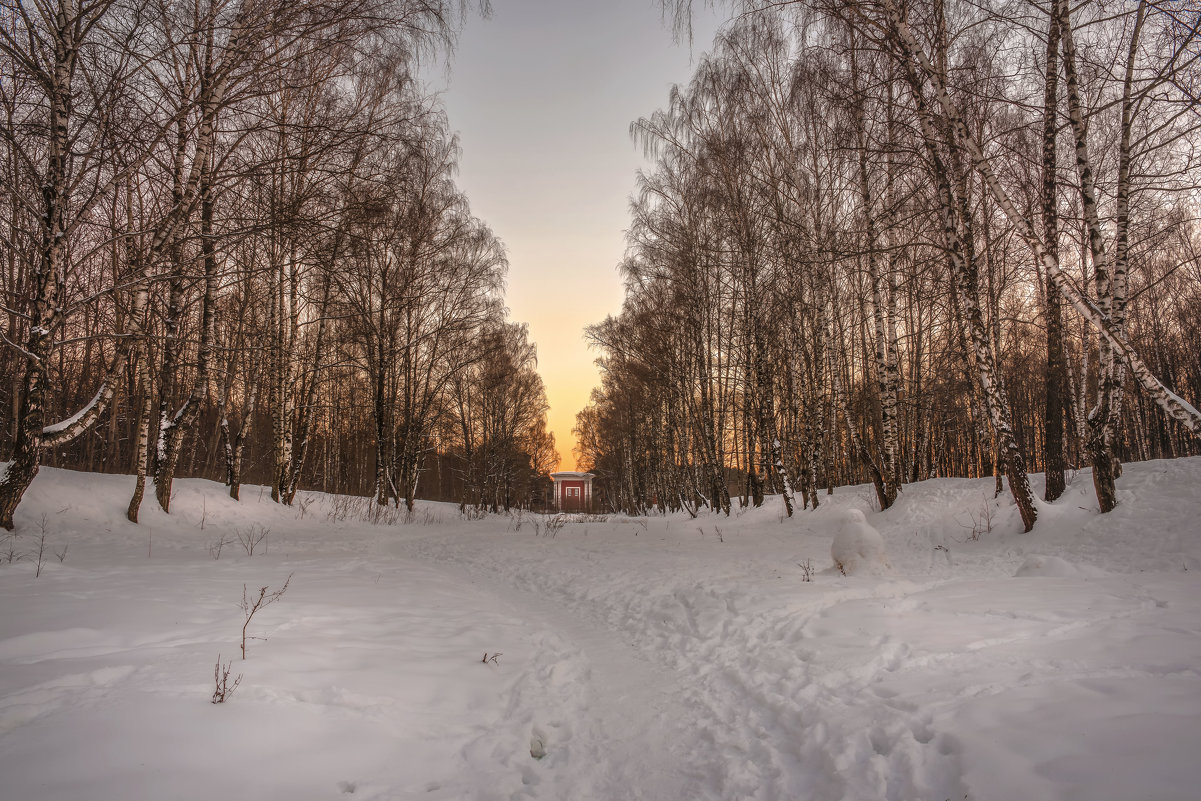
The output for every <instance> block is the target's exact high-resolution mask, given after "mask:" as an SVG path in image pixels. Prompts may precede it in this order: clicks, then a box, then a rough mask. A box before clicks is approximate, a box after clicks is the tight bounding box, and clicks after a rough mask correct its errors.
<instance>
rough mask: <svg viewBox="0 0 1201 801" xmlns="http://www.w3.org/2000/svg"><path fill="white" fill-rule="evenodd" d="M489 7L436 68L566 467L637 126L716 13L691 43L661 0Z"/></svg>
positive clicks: (634, 156) (629, 187) (704, 43)
mask: <svg viewBox="0 0 1201 801" xmlns="http://www.w3.org/2000/svg"><path fill="white" fill-rule="evenodd" d="M698 5H699V3H698ZM492 8H493V13H492V17H491V18H489V19H481V18H480V17H479V16H478V15H477V16H474V17H472V18H470V19H469V20H468V21H467V24H466V26H465V28H464V30H463V33H462V35H461V37H460V39H459V43H458V47H457V49H456V52H455V54H454V56H453V59H452V62H451V65H450V73H449V77H448V76H447V75H446V74H445V73H444V72H439V71H433V72H432V73H431V76H432V78H431V79H432V82H433V84H434V88H442V87H444V88H445V89H444V91H443V94H442V96H443V101H444V103H445V106H446V111H447V113H448V115H449V117H450V125H451V128H452V129H453V130H456V131H458V132H459V134H460V137H461V143H462V148H463V157H462V160H461V165H460V173H459V186H460V187H461V188H462V189H463V191H464V192H466V194H467V196H468V198H470V200H471V205H472V209H473V211H474V212H475V214H476V215H477V216H479V217H481V218H482V219H484V220H485V221H486V222H487V223H488V224H489V225H490V226H491V227H492V229H493V230H494V231H495V232H496V234H497V235H498V236H500V238H501V239H502V240H503V241H504V243H505V245H506V247H507V249H508V254H509V264H510V272H509V282H508V291H507V295H506V300H507V303H508V305H509V307H510V309H511V310H512V319H513V320H516V321H519V322H527V323H529V325H530V333H531V337H532V338H533V339H534V341H535V342H537V343H538V353H539V371H540V372H541V374H542V377H543V380H544V381H545V382H546V388H547V394H548V396H549V399H550V403H551V413H550V425H551V429H552V430H553V431H554V432H555V438H556V440H557V445H558V449H559V454H560V456H562V459H563V461H562V462H561V464H560V469H572V467H573V466H574V458H573V457H572V455H571V448H572V445H573V444H574V441H573V439H572V437H571V426H572V425H573V423H574V419H575V414H576V412H577V411H579V410H580V409H581V408H582V407H583V406H584V404H585V403H586V402H587V400H588V393H589V391H590V390H591V389H592V387H593V386H595V385H596V384H597V383H598V378H597V373H596V368H595V367H594V365H593V359H594V357H595V354H594V353H593V352H591V351H590V350H588V348H587V346H586V345H585V343H584V340H583V328H584V326H585V325H587V324H589V323H593V322H597V321H599V320H601V319H603V318H604V317H605V315H607V314H612V313H615V312H617V311H619V310H620V308H621V298H622V288H621V280H620V278H619V276H618V274H617V271H616V265H617V263H618V261H619V260H620V259H621V256H622V253H623V252H624V239H623V237H624V231H625V229H626V227H627V226H628V223H629V215H628V203H629V197H630V195H631V193H632V192H633V189H634V174H635V171H636V170H637V169H638V168H639V167H641V166H643V165H644V164H645V162H644V160H643V158H642V156H641V153H640V151H639V150H638V149H637V148H636V147H635V145H634V144H633V142H632V141H631V139H630V136H629V125H630V123H631V122H632V121H633V120H635V119H637V118H638V117H640V116H646V115H648V114H650V113H651V112H652V111H654V109H656V108H658V107H660V106H662V105H664V104H665V103H666V100H667V94H668V90H669V89H670V87H671V85H672V84H673V83H684V82H686V81H687V80H688V77H689V75H690V73H691V71H692V67H693V65H694V63H695V60H696V58H697V57H699V55H700V54H701V53H702V52H704V51H705V50H707V49H708V47H709V43H710V42H711V41H712V38H713V32H714V30H715V29H716V27H717V19H716V16H715V15H714V14H713V13H710V12H704V11H702V13H701V14H700V16H699V17H698V19H697V21H696V23H695V27H694V30H695V35H694V41H693V44H692V45H691V46H690V45H689V44H688V42H686V41H685V42H680V43H676V42H674V41H673V37H672V32H671V29H670V25H669V24H668V23H667V22H665V21H663V20H662V17H661V14H660V11H659V8H658V6H657V5H656V4H655V2H654V0H609V1H608V2H603V1H602V2H596V1H595V0H559V1H557V2H556V0H492Z"/></svg>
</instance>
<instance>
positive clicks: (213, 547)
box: [209, 534, 237, 561]
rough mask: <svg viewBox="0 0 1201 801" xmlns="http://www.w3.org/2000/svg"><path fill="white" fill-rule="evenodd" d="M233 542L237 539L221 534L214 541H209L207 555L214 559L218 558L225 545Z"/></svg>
mask: <svg viewBox="0 0 1201 801" xmlns="http://www.w3.org/2000/svg"><path fill="white" fill-rule="evenodd" d="M235 542H237V540H235V539H234V538H233V537H227V536H225V535H224V534H222V535H221V536H220V537H218V538H217V539H216V540H215V541H213V542H211V543H209V556H211V557H213V560H214V561H216V560H218V559H220V558H221V551H222V549H224V548H225V546H226V545H233V544H234V543H235Z"/></svg>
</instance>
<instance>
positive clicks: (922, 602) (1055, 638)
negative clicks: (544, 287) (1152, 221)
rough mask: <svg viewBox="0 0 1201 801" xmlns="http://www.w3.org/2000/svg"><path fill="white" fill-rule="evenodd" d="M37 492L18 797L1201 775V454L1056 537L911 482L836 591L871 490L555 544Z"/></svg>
mask: <svg viewBox="0 0 1201 801" xmlns="http://www.w3.org/2000/svg"><path fill="white" fill-rule="evenodd" d="M38 481H39V483H36V484H35V486H34V489H33V490H31V493H32V496H31V498H30V499H29V500H28V501H27V505H23V506H22V510H23V511H24V513H25V514H26V515H31V516H32V517H26V519H25V520H24V524H25V529H24V530H25V531H26V532H30V531H33V532H36V531H37V529H38V524H37V521H38V520H39V519H40V516H41V515H43V514H45V515H46V519H47V521H48V530H49V532H50V533H49V535H48V536H49V538H50V539H51V540H52V542H51V543H50V545H51V546H53V547H60V546H61V545H63V544H67V543H69V544H70V552H69V555H68V557H67V558H66V559H65V561H64V562H63V563H61V564H60V563H58V562H57V561H55V562H52V563H50V564H47V565H45V566H44V569H43V574H42V576H41V577H40V578H35V577H34V575H33V572H34V570H33V565H32V564H31V563H30V562H29V560H28V559H25V560H22V561H16V562H14V563H12V564H4V565H0V607H2V608H3V609H4V610H5V614H4V615H3V616H0V776H3V777H4V778H3V788H4V791H3V793H2V795H3V796H4V797H5V798H8V797H13V798H21V799H37V801H58V800H59V799H61V801H97V800H98V801H109V800H110V799H111V801H118V800H120V801H141V799H146V801H150V800H151V799H154V801H159V799H162V798H172V799H187V800H188V801H190V800H191V799H197V801H199V800H200V799H211V798H220V797H230V798H255V799H280V801H285V800H286V801H309V799H312V800H313V801H317V800H319V799H327V800H328V799H335V798H345V797H347V796H353V797H354V798H365V799H372V800H373V801H385V800H386V801H393V800H394V799H417V798H420V799H429V800H430V801H450V800H451V799H471V800H472V801H476V800H481V799H486V800H487V801H530V800H531V799H543V800H545V801H561V800H562V799H572V800H573V801H609V800H610V799H614V800H616V799H642V800H643V801H675V800H677V799H679V800H681V801H682V800H684V799H689V800H692V799H697V800H698V801H700V800H703V799H714V800H716V799H723V800H724V799H763V800H764V801H768V800H778V801H785V799H805V801H878V800H879V799H886V800H888V801H928V800H929V799H934V801H940V800H941V799H955V800H956V801H958V799H962V798H968V799H970V801H1012V799H1014V798H1026V799H1040V801H1041V800H1042V799H1048V801H1055V800H1058V799H1063V801H1075V800H1076V799H1079V801H1131V799H1139V800H1140V801H1143V799H1146V800H1147V801H1193V800H1194V799H1195V798H1196V797H1197V793H1196V788H1197V787H1198V786H1201V760H1197V759H1196V751H1197V744H1198V743H1201V673H1199V672H1198V666H1201V534H1199V527H1198V524H1197V523H1196V521H1197V520H1201V497H1198V496H1197V493H1196V492H1195V488H1196V486H1198V485H1199V484H1201V459H1197V460H1182V461H1180V462H1175V463H1151V464H1148V465H1131V466H1129V467H1128V469H1127V472H1126V475H1125V476H1124V477H1123V479H1122V481H1121V483H1120V484H1119V489H1120V496H1119V497H1120V500H1121V501H1122V505H1121V506H1119V508H1118V510H1117V511H1115V512H1114V513H1112V514H1111V515H1108V516H1105V517H1100V516H1098V515H1096V514H1095V512H1092V511H1089V509H1088V503H1089V498H1088V492H1087V476H1084V477H1081V476H1077V480H1076V483H1075V484H1074V485H1073V487H1072V490H1071V492H1070V493H1069V495H1068V497H1066V498H1065V499H1064V501H1062V502H1061V503H1059V504H1056V505H1055V506H1053V507H1046V508H1044V509H1043V510H1042V513H1041V519H1042V520H1043V521H1044V523H1045V528H1043V529H1042V530H1041V531H1038V532H1036V533H1035V534H1032V535H1023V534H1021V533H1019V528H1018V526H1017V521H1016V516H1015V514H1014V511H1013V509H1012V506H1011V505H1010V504H1009V503H1008V501H1007V500H1006V499H1002V500H1001V502H1000V503H994V502H993V501H992V499H991V494H990V493H989V492H988V489H987V486H986V483H987V482H968V481H938V482H928V483H926V484H921V485H912V486H909V487H906V491H905V493H904V495H903V497H902V499H901V502H900V503H899V504H898V506H897V507H896V508H894V509H893V510H890V511H889V512H888V513H887V514H885V515H871V514H869V515H868V520H869V521H870V522H871V523H872V524H873V525H875V526H877V527H879V529H880V531H881V533H882V535H883V536H884V539H885V542H886V543H887V547H888V552H889V559H890V561H891V562H892V564H893V567H894V570H893V573H892V574H891V575H888V576H884V577H877V578H860V577H852V578H847V577H843V576H840V575H838V574H837V573H836V572H834V571H833V570H830V569H827V568H828V567H829V566H830V564H831V559H830V543H831V539H832V536H833V532H834V529H835V528H836V525H837V522H836V521H837V520H838V519H839V515H840V514H841V510H845V509H846V508H851V507H857V508H865V498H864V493H862V492H861V491H860V490H859V489H854V488H852V489H849V490H847V491H844V492H841V493H839V494H837V495H835V496H834V497H833V498H832V499H827V502H826V503H824V504H823V507H822V509H821V510H819V511H818V512H805V513H802V514H800V515H798V517H797V518H796V519H794V520H791V521H789V520H782V519H781V518H780V516H779V514H778V511H777V510H773V509H767V508H765V509H761V510H752V511H749V512H747V513H745V514H741V515H735V516H732V517H731V518H728V519H727V518H702V519H700V520H690V519H688V518H686V517H682V516H681V517H672V518H666V519H664V518H652V519H649V520H640V521H636V520H630V519H626V518H620V517H616V518H611V519H608V520H598V519H592V520H582V521H578V522H571V523H568V524H567V525H565V526H564V527H563V529H562V530H561V531H559V532H558V533H557V535H556V536H553V537H549V536H546V531H545V530H544V529H543V530H540V531H535V530H534V527H533V526H532V524H531V522H530V521H529V520H528V519H526V520H525V521H524V523H523V524H522V525H519V521H518V520H517V519H513V518H503V517H499V518H498V517H492V518H488V519H485V520H481V521H468V520H462V519H460V518H459V517H458V515H457V514H456V513H455V511H454V510H453V508H448V507H439V506H436V505H429V506H427V507H425V511H424V512H423V513H422V514H421V515H419V517H418V520H417V521H416V522H414V523H412V524H408V525H403V524H402V525H395V526H391V525H369V524H366V523H362V522H351V521H350V520H339V519H336V516H335V515H333V514H332V510H333V508H334V507H333V505H332V504H329V502H328V501H327V500H326V499H323V498H319V497H318V498H315V499H314V500H313V501H312V503H311V504H309V505H302V506H301V508H298V509H283V508H280V507H277V506H275V505H273V504H271V503H270V502H268V501H261V502H255V501H254V500H248V501H244V502H243V503H241V504H235V503H233V502H232V501H228V499H223V498H222V497H221V488H220V487H218V486H216V485H211V484H207V483H204V482H181V490H180V493H179V496H178V497H177V498H176V501H175V508H176V510H177V511H176V513H175V514H173V515H172V516H171V517H169V518H168V517H166V516H164V515H161V514H158V513H157V512H151V513H148V514H147V516H146V523H145V524H144V525H143V526H140V527H134V526H130V525H129V524H127V523H125V522H124V521H123V520H121V519H120V513H121V510H122V508H123V505H124V501H123V497H122V496H123V494H124V491H125V489H126V488H125V483H124V481H125V480H124V479H122V478H121V477H115V476H83V477H81V476H79V475H77V474H69V473H64V472H61V471H52V470H47V471H45V472H44V475H43V476H39V480H38ZM63 498H68V499H69V500H68V501H67V502H66V503H64V502H63V501H62V499H63ZM114 498H116V499H118V500H119V501H120V503H117V502H114V501H113V499H114ZM324 506H330V509H329V510H326V509H325V508H323V507H324ZM986 512H987V513H988V515H987V516H988V517H989V519H990V522H991V524H992V528H991V530H989V531H985V532H982V535H981V537H980V539H979V540H978V541H973V540H971V539H970V538H969V537H968V536H967V534H966V532H969V531H970V529H971V527H972V526H974V525H978V524H979V521H980V520H982V519H983V518H984V517H985V516H986V515H985V513H986ZM250 524H256V525H261V526H264V527H266V528H269V529H270V530H271V534H270V549H269V551H268V552H267V553H266V554H265V555H264V554H259V553H256V555H254V556H253V557H251V556H248V555H246V554H245V553H240V552H239V550H238V548H237V546H232V547H231V548H230V549H229V550H228V551H226V552H225V553H224V554H223V555H222V556H221V558H220V559H219V560H214V559H212V558H211V556H210V554H209V553H208V550H209V545H210V544H211V543H212V542H213V540H214V538H217V537H220V536H227V535H232V534H233V533H235V532H238V531H245V530H246V527H247V526H248V525H250ZM539 534H541V536H539ZM30 536H31V535H30V534H24V535H22V537H23V539H20V540H18V541H17V542H16V547H17V548H18V549H19V550H21V551H24V552H26V553H27V552H28V549H29V544H30V540H29V539H28V537H30ZM806 562H808V563H810V564H811V565H812V566H813V568H814V571H813V581H811V582H806V581H803V580H802V579H803V574H804V570H803V569H802V568H801V566H800V564H802V563H806ZM290 574H291V575H293V583H292V586H291V588H290V589H289V591H288V594H287V595H286V596H285V597H284V598H282V599H281V600H280V601H279V603H278V604H276V605H275V606H272V607H271V608H269V609H268V610H266V611H265V612H264V613H263V614H262V616H261V617H259V618H256V619H255V623H254V625H253V626H252V628H251V632H252V635H253V636H256V637H262V638H264V639H254V640H251V641H250V643H249V658H248V659H247V660H246V661H245V662H242V661H240V660H238V661H235V664H234V670H235V671H238V672H244V680H243V684H242V686H241V687H240V688H239V689H238V691H237V693H236V694H235V696H234V697H233V698H232V699H231V700H230V701H229V702H228V703H225V704H222V705H219V706H218V705H212V704H209V703H208V697H209V696H210V695H211V693H212V670H213V662H214V659H215V658H216V656H217V654H218V653H221V654H223V655H224V657H225V658H226V659H228V658H230V657H231V656H236V654H237V649H238V640H237V636H236V634H237V632H238V631H239V629H240V626H241V623H242V621H241V618H240V612H239V610H238V609H237V600H238V599H239V598H240V596H241V591H242V587H243V585H244V584H245V585H247V586H249V587H250V588H251V589H252V590H253V588H255V587H258V586H262V585H263V584H267V585H270V586H272V587H277V586H279V585H280V584H281V583H282V581H283V580H284V579H285V578H286V577H287V576H288V575H290ZM1015 574H1016V575H1015ZM498 652H499V653H500V654H501V655H500V656H498V657H497V658H496V660H495V661H494V662H488V663H482V662H481V656H483V655H485V654H496V653H498ZM543 751H544V752H545V753H544V754H542V752H543ZM539 756H540V758H538V757H539Z"/></svg>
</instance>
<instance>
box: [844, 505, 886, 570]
mask: <svg viewBox="0 0 1201 801" xmlns="http://www.w3.org/2000/svg"><path fill="white" fill-rule="evenodd" d="M830 556H832V557H833V558H834V565H835V566H836V567H837V568H838V570H839V572H841V573H842V574H843V575H844V576H855V575H880V574H882V573H886V572H888V571H889V570H890V569H891V568H890V566H889V564H888V559H887V557H886V556H885V553H884V538H883V537H881V536H880V532H878V531H876V530H875V529H874V528H872V527H871V526H870V525H868V522H867V519H866V518H865V517H864V516H863V512H861V511H859V510H858V509H848V510H847V511H846V513H845V517H844V518H843V521H842V526H841V528H839V530H838V534H836V535H835V536H834V543H833V544H832V545H831V546H830Z"/></svg>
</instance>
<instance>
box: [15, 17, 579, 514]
mask: <svg viewBox="0 0 1201 801" xmlns="http://www.w3.org/2000/svg"><path fill="white" fill-rule="evenodd" d="M467 12H468V9H467V7H466V6H465V4H464V3H462V2H455V0H313V2H306V3H291V2H284V1H283V0H199V2H197V1H196V0H193V1H192V2H186V3H185V2H177V0H35V2H32V3H26V2H20V0H0V76H3V77H2V79H0V174H2V175H3V181H2V187H3V188H2V190H0V232H2V233H0V237H2V239H0V248H2V258H3V266H2V268H0V269H2V274H0V292H2V295H3V298H4V300H3V310H2V313H3V315H4V321H3V330H2V336H3V339H4V348H3V349H2V350H0V412H3V413H4V416H5V420H6V421H7V425H6V426H5V428H6V429H7V430H8V431H9V432H10V434H11V436H10V437H8V438H6V440H5V443H4V449H5V451H6V452H5V453H3V454H0V455H2V456H3V457H4V458H7V459H9V463H8V465H7V467H6V469H5V472H4V475H3V477H2V478H0V525H3V526H4V527H6V528H10V529H11V528H12V527H13V513H14V510H15V509H16V507H17V505H18V503H19V502H20V500H21V497H22V494H23V493H24V491H25V490H26V488H27V487H28V486H29V484H30V482H31V481H32V480H33V478H34V476H35V475H36V473H37V471H38V468H39V466H40V465H41V464H43V463H46V464H53V465H61V466H68V467H74V468H79V469H87V470H103V471H112V472H129V473H132V474H134V475H135V476H136V478H135V483H134V486H133V490H132V496H131V500H130V503H129V507H128V516H129V518H130V519H131V520H133V521H135V522H136V520H137V517H138V511H139V509H140V506H141V503H142V500H143V494H144V492H145V489H146V485H147V483H150V484H151V485H152V486H153V492H154V496H155V498H156V500H157V502H158V503H159V504H160V505H161V506H162V508H163V509H164V510H169V508H170V503H171V490H172V482H173V480H174V478H175V477H176V476H177V475H190V476H208V477H214V478H223V479H224V480H225V482H226V483H227V484H228V485H229V487H230V493H231V495H232V496H233V497H234V498H237V497H238V496H239V488H240V486H241V485H242V484H243V482H246V481H248V480H249V481H254V482H256V483H260V484H263V485H265V487H266V488H267V491H269V492H270V494H271V497H272V498H273V499H274V500H276V501H279V502H281V503H291V502H292V500H293V498H294V497H295V495H296V492H297V491H298V489H299V488H301V487H310V488H317V489H324V490H328V491H339V492H350V493H358V494H370V495H372V496H374V498H375V499H376V501H377V502H378V503H380V504H387V503H396V504H398V505H399V504H400V503H402V502H403V503H405V504H407V506H408V507H409V508H410V509H411V508H412V506H413V501H414V499H415V498H416V497H417V495H418V494H419V493H421V494H423V496H426V497H431V496H432V497H440V498H445V499H450V498H453V499H456V500H460V501H461V502H462V503H463V504H464V505H466V504H468V503H470V504H473V505H478V506H482V507H491V508H499V507H501V506H503V507H505V508H508V507H510V506H513V505H527V504H529V503H531V502H532V501H533V500H535V499H536V498H537V497H538V494H539V493H540V492H542V485H541V482H540V480H539V479H540V477H541V476H542V475H543V474H545V473H546V472H547V470H549V469H551V468H552V467H553V465H554V463H555V462H556V461H557V455H556V454H555V451H554V440H553V436H552V435H551V434H550V433H549V432H548V431H547V430H546V422H545V413H546V410H547V404H546V395H545V390H544V388H543V386H542V382H541V379H540V378H539V376H538V373H537V360H536V354H535V350H534V347H533V345H532V344H531V343H530V341H529V338H528V333H527V331H526V329H525V327H524V326H522V325H518V324H515V323H512V322H510V321H509V320H508V319H507V310H506V309H505V307H504V305H503V295H502V293H503V279H504V275H505V271H506V269H507V264H506V260H505V254H504V249H503V246H502V245H501V243H500V241H499V240H498V239H497V237H496V236H495V235H494V234H493V232H492V231H491V230H490V229H489V228H488V226H487V225H486V224H485V223H484V222H483V221H481V220H479V219H478V218H476V217H475V216H474V215H473V214H472V213H471V209H470V205H469V203H468V200H467V198H466V197H465V196H464V195H463V193H462V192H461V191H460V190H459V188H458V187H457V186H456V185H455V182H454V173H455V169H456V165H457V158H458V152H459V151H458V143H457V140H456V138H455V137H454V136H453V135H452V133H451V131H450V130H449V127H448V124H447V120H446V118H445V115H444V114H443V112H442V110H441V108H440V106H439V105H438V103H437V101H436V99H435V98H434V97H432V96H430V95H429V94H428V93H427V92H426V90H425V89H424V88H423V84H422V83H421V82H420V80H418V78H417V75H416V72H417V70H418V68H419V65H420V63H421V60H422V59H423V58H428V57H432V56H433V55H434V54H436V53H437V52H441V49H443V48H446V47H449V46H451V45H452V44H453V40H454V37H455V33H456V30H457V26H458V25H459V24H460V22H461V21H462V19H463V17H464V15H465V14H466V13H467Z"/></svg>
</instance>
